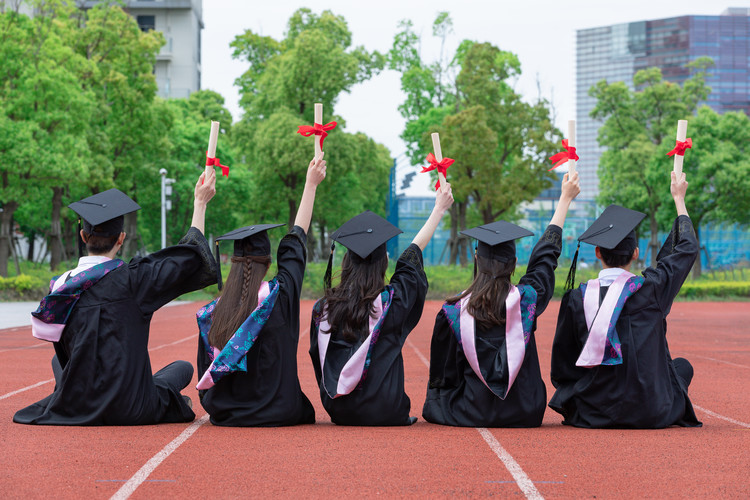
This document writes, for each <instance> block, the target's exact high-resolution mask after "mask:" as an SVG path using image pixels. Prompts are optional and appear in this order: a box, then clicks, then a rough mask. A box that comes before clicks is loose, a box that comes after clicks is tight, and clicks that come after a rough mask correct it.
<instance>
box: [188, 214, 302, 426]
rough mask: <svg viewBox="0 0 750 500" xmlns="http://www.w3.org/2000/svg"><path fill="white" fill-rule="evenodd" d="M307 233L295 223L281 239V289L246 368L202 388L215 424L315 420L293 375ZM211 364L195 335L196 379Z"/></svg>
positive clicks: (251, 424) (202, 401)
mask: <svg viewBox="0 0 750 500" xmlns="http://www.w3.org/2000/svg"><path fill="white" fill-rule="evenodd" d="M306 238H307V236H306V235H305V232H304V231H303V230H302V228H301V227H299V226H294V228H292V230H291V231H290V232H289V234H287V235H286V236H285V237H284V238H283V239H282V240H281V242H280V243H279V248H278V251H277V255H276V262H277V263H278V274H277V275H276V279H277V280H278V283H279V292H278V295H277V297H276V302H275V304H274V306H273V311H271V315H270V316H269V318H268V321H267V322H266V324H265V325H264V326H263V329H262V330H261V331H260V333H259V334H258V338H257V339H256V341H255V344H254V345H253V346H252V347H251V348H250V350H249V351H248V352H247V372H234V373H230V374H229V375H226V376H225V377H224V378H222V379H221V380H219V381H218V382H217V383H216V385H214V386H213V387H211V388H210V389H208V390H206V391H201V392H202V393H203V395H202V397H201V404H202V405H203V408H205V410H206V411H207V412H208V413H209V414H210V415H211V423H213V424H214V425H223V426H230V427H250V426H254V427H275V426H282V425H297V424H312V423H315V410H314V409H313V406H312V403H310V400H309V399H307V396H305V394H304V393H303V392H302V388H301V387H300V384H299V377H298V375H297V345H298V342H299V301H300V291H301V290H302V280H303V279H304V277H305V263H306V251H305V241H306ZM210 365H211V360H210V359H209V358H208V354H207V353H206V351H205V349H204V348H203V346H202V345H200V339H199V346H198V374H199V377H198V378H199V379H200V377H202V376H203V374H204V373H205V371H206V370H207V369H208V368H209V366H210Z"/></svg>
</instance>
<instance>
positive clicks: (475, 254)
mask: <svg viewBox="0 0 750 500" xmlns="http://www.w3.org/2000/svg"><path fill="white" fill-rule="evenodd" d="M474 279H477V247H476V245H475V246H474Z"/></svg>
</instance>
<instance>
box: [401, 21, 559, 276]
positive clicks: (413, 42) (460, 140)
mask: <svg viewBox="0 0 750 500" xmlns="http://www.w3.org/2000/svg"><path fill="white" fill-rule="evenodd" d="M400 27H401V28H402V31H401V32H399V33H398V34H397V35H396V37H395V39H394V43H393V47H392V49H391V51H390V52H389V65H390V67H391V68H392V69H395V70H398V71H401V74H402V76H401V88H402V90H403V91H404V92H405V94H406V99H405V101H404V103H403V104H402V105H401V106H400V107H399V110H400V111H401V114H402V116H403V117H404V118H406V120H407V123H406V127H405V129H404V132H403V133H402V135H401V138H402V139H403V140H404V141H405V142H406V143H407V150H408V154H409V157H410V159H411V160H412V162H414V163H418V162H423V161H424V157H425V156H426V154H427V152H429V151H431V150H432V142H431V141H430V139H429V134H430V132H436V131H437V132H440V133H441V145H442V150H443V155H444V156H449V157H451V158H454V159H455V160H456V162H455V163H454V164H453V166H451V168H450V170H449V181H450V182H451V185H452V187H453V194H454V199H455V203H454V204H453V206H452V207H451V240H450V249H451V252H450V262H456V259H458V260H459V262H460V263H461V265H465V264H466V263H467V259H466V255H467V249H468V248H467V245H468V242H467V241H466V240H465V239H464V238H459V231H461V230H463V229H466V227H467V224H468V223H469V222H470V221H471V222H472V223H473V222H475V221H476V222H479V221H481V222H483V223H488V222H492V221H494V220H496V219H497V218H498V217H505V218H514V215H515V212H516V211H517V207H518V205H519V204H520V203H522V202H524V201H530V200H533V199H534V197H536V196H537V195H538V194H539V193H540V192H541V191H542V190H543V189H545V188H546V187H548V186H549V185H550V181H551V179H553V178H554V175H553V174H551V173H549V172H547V168H548V167H547V162H546V158H547V157H548V156H549V155H551V154H553V153H554V152H555V151H556V146H555V145H554V142H553V139H554V138H555V137H557V136H559V132H558V131H557V129H555V127H554V126H553V125H552V120H551V110H550V105H549V103H548V102H547V101H545V100H543V99H541V98H539V99H537V100H536V101H535V102H532V103H529V102H526V100H524V99H523V97H522V96H521V95H519V94H518V93H516V92H515V91H514V90H513V88H512V86H511V85H510V84H509V83H508V80H510V79H512V78H515V77H517V76H518V75H519V74H520V73H521V65H520V62H519V60H518V58H517V57H516V56H515V54H512V53H511V52H507V51H503V50H500V49H498V48H497V47H494V46H493V45H491V44H488V43H476V42H473V41H470V40H464V41H463V42H461V43H460V44H459V47H458V49H457V50H456V53H455V54H454V55H453V57H452V58H447V57H446V56H445V54H444V46H445V41H446V38H447V37H448V36H449V35H450V34H451V33H452V21H451V19H450V16H449V15H448V14H447V13H445V12H441V13H440V14H438V16H437V18H436V20H435V22H434V23H433V30H432V32H433V36H434V37H436V38H437V39H438V40H439V41H440V44H441V50H440V56H439V59H438V60H437V61H435V62H434V63H431V64H427V63H425V62H424V61H422V59H421V58H420V56H419V50H418V47H419V44H420V39H419V37H418V36H417V35H416V34H415V33H414V32H413V25H412V23H411V22H410V21H403V22H402V23H401V25H400Z"/></svg>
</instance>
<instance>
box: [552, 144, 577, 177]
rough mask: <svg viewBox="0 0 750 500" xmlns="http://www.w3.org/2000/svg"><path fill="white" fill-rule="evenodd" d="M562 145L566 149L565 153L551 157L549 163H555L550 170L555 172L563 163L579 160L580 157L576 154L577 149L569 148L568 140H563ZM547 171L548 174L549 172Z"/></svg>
mask: <svg viewBox="0 0 750 500" xmlns="http://www.w3.org/2000/svg"><path fill="white" fill-rule="evenodd" d="M562 145H563V147H564V148H565V151H561V152H559V153H557V154H556V155H553V156H550V159H549V161H551V162H553V163H554V165H552V168H551V169H549V170H554V169H556V168H557V167H559V166H560V165H562V164H563V163H565V162H566V161H568V160H578V159H579V158H578V155H577V154H576V148H575V147H574V146H568V140H567V139H563V140H562ZM549 170H547V172H549Z"/></svg>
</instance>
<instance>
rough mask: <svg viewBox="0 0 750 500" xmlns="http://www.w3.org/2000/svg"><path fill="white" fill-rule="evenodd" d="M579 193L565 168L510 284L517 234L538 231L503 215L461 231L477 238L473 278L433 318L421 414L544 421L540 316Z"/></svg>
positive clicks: (485, 422)
mask: <svg viewBox="0 0 750 500" xmlns="http://www.w3.org/2000/svg"><path fill="white" fill-rule="evenodd" d="M579 192H580V188H579V186H578V174H577V173H575V174H573V176H572V179H571V180H570V181H569V180H568V174H565V176H564V178H563V183H562V193H561V195H560V202H559V203H558V204H557V209H556V211H555V213H554V215H553V217H552V220H551V221H550V224H549V226H548V227H547V230H546V231H545V232H544V234H543V235H542V237H541V238H540V239H539V241H538V242H537V244H536V246H535V247H534V250H533V251H532V252H531V257H530V258H529V264H528V266H527V268H526V273H525V274H524V275H523V277H521V279H519V280H518V285H517V286H515V285H513V284H512V283H511V276H512V274H513V272H514V270H515V267H516V245H515V242H514V240H515V239H517V238H523V237H526V236H531V235H532V234H533V233H531V232H530V231H527V230H525V229H523V228H521V227H519V226H516V225H515V224H511V223H509V222H505V221H497V222H493V223H490V224H485V225H482V226H479V227H476V228H473V229H470V230H467V231H462V234H464V235H466V236H469V237H472V238H476V239H477V240H479V243H478V244H477V248H476V253H475V256H474V259H475V261H474V262H475V265H476V268H475V276H474V280H473V282H472V283H471V285H470V286H469V287H468V288H467V289H466V290H464V291H463V292H462V293H460V294H459V295H457V296H455V297H452V298H450V299H448V301H447V302H446V303H445V304H444V305H443V307H442V308H441V310H440V312H439V313H438V315H437V318H436V319H435V328H434V331H433V334H432V345H431V348H430V379H429V385H428V387H427V398H426V400H425V403H424V408H423V410H422V416H423V417H424V418H425V420H427V421H428V422H432V423H435V424H443V425H455V426H464V427H538V426H540V425H541V424H542V417H543V416H544V410H545V408H546V405H547V392H546V388H545V386H544V381H543V380H542V375H541V371H540V369H539V357H538V354H537V348H536V340H535V336H534V335H535V334H534V332H535V331H536V318H537V317H538V316H539V315H541V314H542V312H544V310H545V308H546V307H547V304H548V303H549V301H550V299H551V298H552V293H553V292H554V288H555V269H556V268H557V259H558V257H559V256H560V251H561V248H562V246H561V244H562V227H563V224H564V223H565V217H566V214H567V212H568V208H569V206H570V203H571V202H572V201H573V199H574V198H575V197H576V195H577V194H578V193H579Z"/></svg>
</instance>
